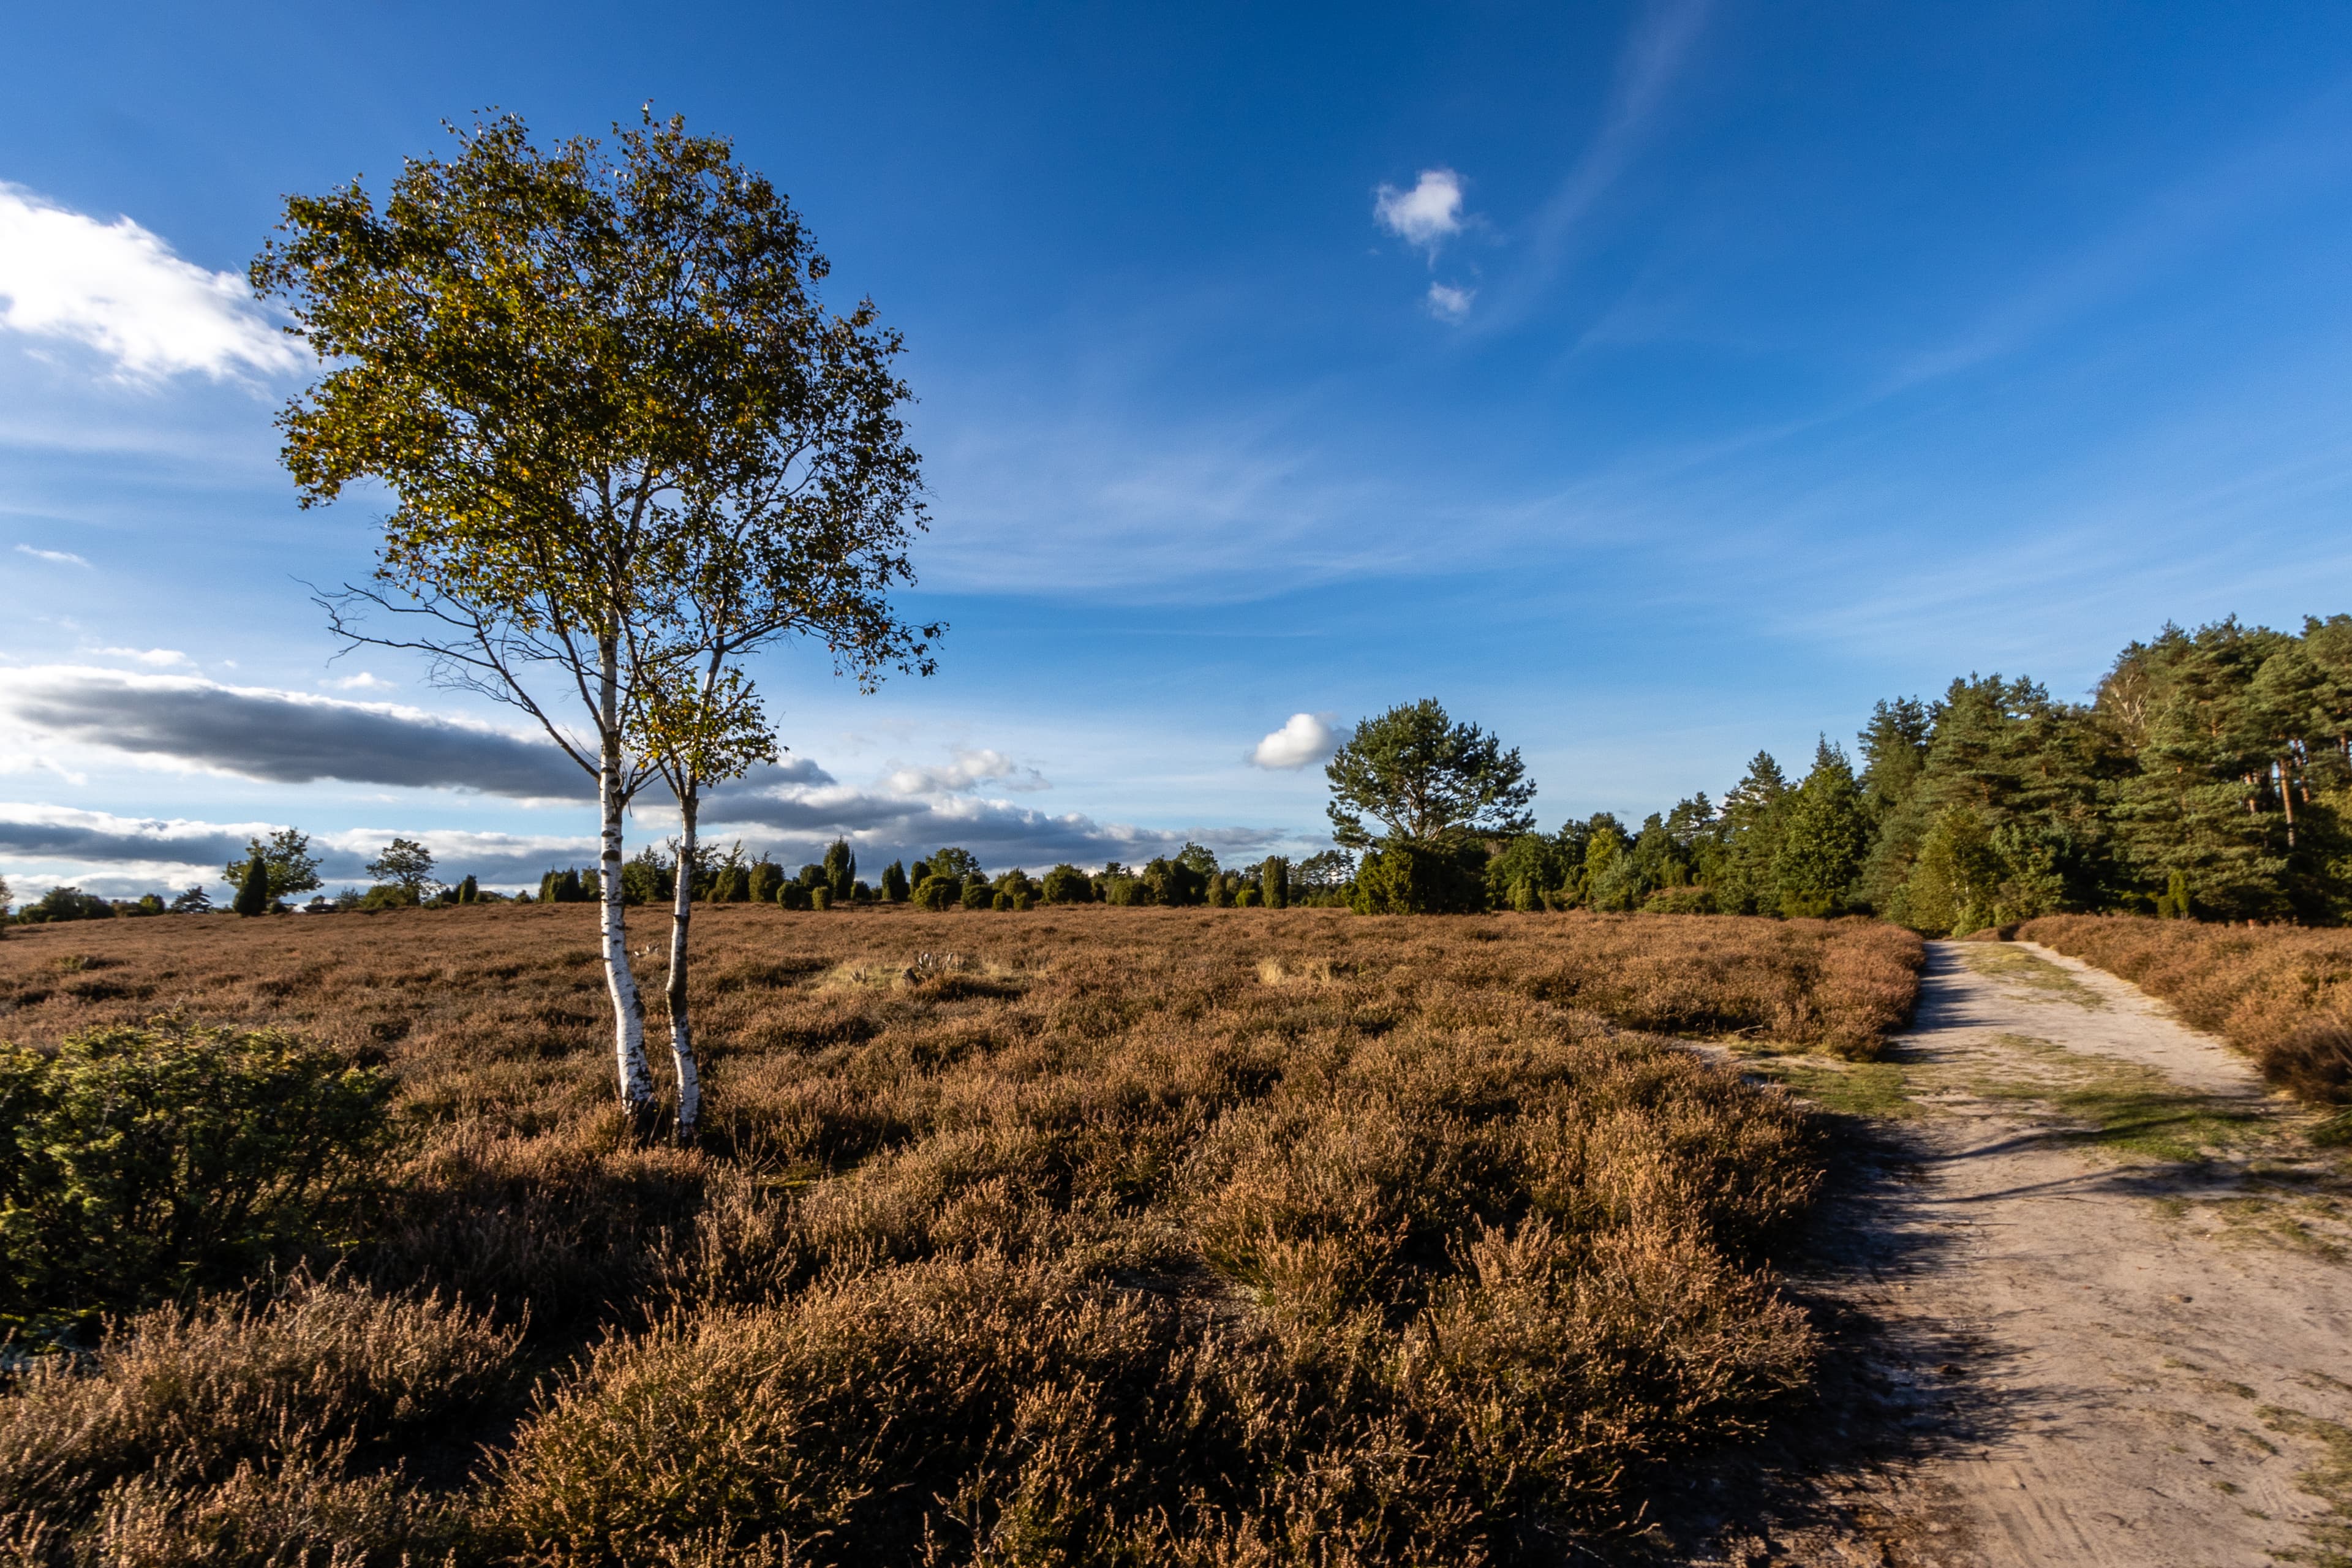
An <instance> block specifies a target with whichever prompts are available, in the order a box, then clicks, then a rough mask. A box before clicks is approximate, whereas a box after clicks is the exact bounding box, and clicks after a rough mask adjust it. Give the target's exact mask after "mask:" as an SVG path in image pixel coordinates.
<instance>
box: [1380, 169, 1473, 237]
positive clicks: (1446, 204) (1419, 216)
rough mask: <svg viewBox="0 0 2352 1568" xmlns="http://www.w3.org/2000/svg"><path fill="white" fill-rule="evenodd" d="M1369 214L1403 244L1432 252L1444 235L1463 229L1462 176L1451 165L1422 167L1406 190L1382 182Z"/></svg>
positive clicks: (1457, 232)
mask: <svg viewBox="0 0 2352 1568" xmlns="http://www.w3.org/2000/svg"><path fill="white" fill-rule="evenodd" d="M1372 216H1373V217H1374V218H1375V219H1377V220H1378V221H1379V223H1380V226H1381V227H1382V228H1384V229H1387V230H1388V231H1389V232H1390V233H1391V234H1393V235H1395V236H1396V237H1398V238H1400V239H1402V240H1403V241H1404V242H1405V243H1406V244H1408V245H1417V246H1419V247H1422V248H1423V250H1426V251H1430V252H1431V253H1433V254H1434V253H1435V251H1436V249H1437V247H1438V246H1439V245H1440V244H1441V243H1442V242H1444V239H1445V238H1446V237H1447V236H1449V235H1455V234H1460V233H1461V232H1462V176H1461V175H1459V174H1455V173H1454V171H1453V170H1451V169H1423V171H1422V172H1421V178H1420V180H1419V181H1417V182H1416V183H1415V184H1414V185H1413V187H1412V189H1411V190H1409V191H1401V190H1399V189H1397V188H1396V187H1395V186H1394V185H1382V186H1381V188H1380V191H1379V193H1378V194H1377V195H1375V197H1374V198H1373V202H1372Z"/></svg>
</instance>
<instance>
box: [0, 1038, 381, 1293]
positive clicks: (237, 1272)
mask: <svg viewBox="0 0 2352 1568" xmlns="http://www.w3.org/2000/svg"><path fill="white" fill-rule="evenodd" d="M391 1100H392V1085H391V1082H390V1081H389V1080H388V1079H386V1078H384V1076H383V1075H382V1074H381V1073H378V1072H376V1071H375V1070H373V1068H358V1067H352V1066H351V1065H349V1064H348V1063H346V1062H345V1061H344V1060H342V1058H340V1057H337V1056H336V1055H334V1054H333V1053H331V1052H330V1051H326V1050H323V1049H320V1048H319V1047H313V1046H310V1045H306V1044H304V1043H303V1042H301V1041H299V1040H297V1039H294V1038H292V1037H289V1036H286V1035H281V1034H278V1033H275V1032H270V1031H262V1032H259V1033H254V1034H240V1033H237V1032H236V1031H233V1030H228V1029H205V1028H198V1027H195V1026H192V1025H189V1024H186V1023H184V1022H181V1021H177V1020H158V1021H157V1022H156V1023H155V1024H153V1025H151V1026H148V1027H146V1028H126V1027H120V1026H117V1027H110V1028H102V1029H92V1030H89V1031H88V1032H86V1033H83V1034H79V1035H76V1036H73V1037H70V1038H68V1040H67V1041H66V1043H65V1044H64V1045H63V1046H62V1047H58V1050H57V1051H56V1052H54V1053H50V1052H46V1051H39V1050H35V1049H33V1048H31V1047H25V1046H16V1045H9V1044H6V1043H5V1042H0V1323H8V1322H13V1323H16V1324H19V1325H23V1326H25V1327H26V1328H27V1329H29V1330H31V1331H35V1332H38V1333H44V1334H46V1333H53V1332H57V1331H64V1330H68V1329H70V1328H73V1327H75V1326H77V1325H79V1324H86V1323H87V1322H89V1321H90V1320H91V1319H92V1318H94V1317H95V1316H96V1315H97V1314H98V1313H100V1312H101V1311H120V1310H126V1309H131V1308H135V1307H139V1306H143V1305H146V1304H148V1303H151V1302H153V1301H158V1300H169V1299H171V1298H173V1297H174V1296H177V1295H180V1294H182V1293H184V1292H185V1291H186V1290H188V1289H191V1288H194V1287H198V1286H203V1285H206V1284H212V1283H229V1282H234V1281H236V1280H239V1279H244V1278H246V1277H247V1275H249V1274H250V1273H251V1272H252V1271H254V1270H255V1269H257V1268H261V1267H263V1266H265V1265H267V1264H268V1263H270V1262H271V1261H273V1260H277V1259H284V1258H295V1257H299V1256H300V1255H302V1254H304V1253H307V1252H310V1251H312V1250H315V1249H318V1248H320V1247H334V1246H336V1245H337V1244H339V1243H341V1242H342V1241H344V1240H345V1239H347V1238H348V1237H349V1236H350V1235H351V1231H350V1228H349V1227H350V1226H351V1224H352V1220H353V1219H354V1217H355V1216H356V1214H357V1212H358V1209H359V1206H360V1205H361V1203H362V1199H363V1198H364V1197H365V1196H366V1194H368V1193H369V1191H370V1190H371V1188H372V1187H373V1184H374V1181H375V1178H376V1176H377V1173H378V1163H379V1161H380V1160H381V1158H382V1156H383V1153H384V1152H385V1150H386V1148H387V1146H388V1144H389V1142H390V1141H391V1124H390V1106H391Z"/></svg>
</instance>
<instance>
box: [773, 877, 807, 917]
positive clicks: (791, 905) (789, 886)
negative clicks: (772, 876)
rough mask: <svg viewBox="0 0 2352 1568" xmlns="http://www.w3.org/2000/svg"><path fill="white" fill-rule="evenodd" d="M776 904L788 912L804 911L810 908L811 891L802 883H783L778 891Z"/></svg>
mask: <svg viewBox="0 0 2352 1568" xmlns="http://www.w3.org/2000/svg"><path fill="white" fill-rule="evenodd" d="M776 903H777V904H778V906H779V907H781V908H783V909H787V910H804V909H806V908H808V907H809V890H808V889H807V887H806V886H805V885H804V884H803V883H800V882H785V883H782V884H781V885H780V886H779V887H778V888H777V889H776Z"/></svg>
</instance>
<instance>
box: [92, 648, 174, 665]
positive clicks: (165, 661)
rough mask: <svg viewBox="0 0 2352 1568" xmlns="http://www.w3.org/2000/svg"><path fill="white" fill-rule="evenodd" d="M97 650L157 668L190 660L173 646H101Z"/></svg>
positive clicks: (103, 654)
mask: <svg viewBox="0 0 2352 1568" xmlns="http://www.w3.org/2000/svg"><path fill="white" fill-rule="evenodd" d="M98 651H99V653H100V656H101V657H103V658H129V659H136V660H137V661H138V662H139V663H141V664H144V665H151V666H152V667H153V668H157V669H166V668H170V667H171V666H173V665H175V664H186V663H189V662H190V660H189V658H188V656H187V655H186V654H184V653H182V652H181V651H180V650H179V649H178V648H175V647H102V648H100V649H99V650H98Z"/></svg>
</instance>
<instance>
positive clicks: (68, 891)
mask: <svg viewBox="0 0 2352 1568" xmlns="http://www.w3.org/2000/svg"><path fill="white" fill-rule="evenodd" d="M113 917H114V906H113V905H112V904H110V903H108V902H107V901H106V900H104V899H101V898H100V897H98V896H97V895H96V894H95V893H85V892H83V891H82V890H81V889H79V888H51V889H49V890H48V891H47V892H46V893H43V894H42V895H41V896H40V897H39V898H37V899H36V900H33V901H32V902H31V903H29V904H26V906H25V907H24V908H23V909H22V910H18V911H17V912H16V918H17V919H18V920H19V921H23V922H24V923H25V924H26V925H46V924H48V923H50V922H52V921H103V920H111V919H113Z"/></svg>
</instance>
